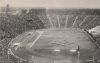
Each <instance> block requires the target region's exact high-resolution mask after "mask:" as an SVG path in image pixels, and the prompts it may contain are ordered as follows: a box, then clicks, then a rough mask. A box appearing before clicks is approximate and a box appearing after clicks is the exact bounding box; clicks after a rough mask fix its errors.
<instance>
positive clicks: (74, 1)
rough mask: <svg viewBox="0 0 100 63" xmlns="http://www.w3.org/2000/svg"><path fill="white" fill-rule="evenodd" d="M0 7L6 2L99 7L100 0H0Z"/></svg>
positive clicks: (29, 6) (66, 6)
mask: <svg viewBox="0 0 100 63" xmlns="http://www.w3.org/2000/svg"><path fill="white" fill-rule="evenodd" d="M0 2H1V3H0V7H5V6H6V5H7V4H9V5H10V7H17V8H47V9H48V8H69V9H73V8H79V9H100V0H91V1H89V0H9V1H8V0H0Z"/></svg>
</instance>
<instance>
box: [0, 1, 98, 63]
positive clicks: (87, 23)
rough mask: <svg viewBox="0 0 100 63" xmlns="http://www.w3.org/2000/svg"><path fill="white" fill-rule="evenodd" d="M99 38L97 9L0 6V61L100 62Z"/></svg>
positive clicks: (43, 62) (15, 62) (21, 62)
mask: <svg viewBox="0 0 100 63" xmlns="http://www.w3.org/2000/svg"><path fill="white" fill-rule="evenodd" d="M12 2H13V1H12ZM16 2H17V1H16ZM36 2H37V1H36ZM58 2H59V1H58ZM19 4H20V3H19ZM27 4H28V3H27ZM32 4H33V3H32ZM48 4H50V3H48ZM54 4H56V3H53V5H54ZM63 4H65V3H63ZM21 5H22V4H21ZM41 6H42V5H41ZM65 6H66V5H65ZM99 38H100V9H98V8H97V9H96V8H86V7H85V8H65V7H64V8H42V7H40V8H29V7H28V8H23V7H22V8H17V7H10V5H9V4H7V5H6V6H5V7H1V8H0V63H100V54H99V53H100V39H99Z"/></svg>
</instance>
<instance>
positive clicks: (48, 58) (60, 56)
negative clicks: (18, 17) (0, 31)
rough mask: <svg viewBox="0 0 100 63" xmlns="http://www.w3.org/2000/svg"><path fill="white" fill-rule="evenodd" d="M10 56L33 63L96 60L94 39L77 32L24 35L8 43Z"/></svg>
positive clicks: (80, 30) (98, 56)
mask: <svg viewBox="0 0 100 63" xmlns="http://www.w3.org/2000/svg"><path fill="white" fill-rule="evenodd" d="M10 52H11V54H12V55H14V56H15V57H17V58H20V59H22V60H28V59H30V58H31V59H32V61H33V62H35V63H87V62H91V61H92V62H94V61H96V60H97V59H98V58H100V54H99V53H100V51H99V47H98V46H97V44H96V42H95V40H94V38H93V37H92V36H91V35H90V34H89V33H88V32H87V31H85V30H83V29H79V28H63V29H62V28H51V29H41V30H32V31H29V32H25V33H23V34H21V35H19V36H17V37H16V38H14V39H13V40H12V41H11V42H10Z"/></svg>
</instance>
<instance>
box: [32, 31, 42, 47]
mask: <svg viewBox="0 0 100 63" xmlns="http://www.w3.org/2000/svg"><path fill="white" fill-rule="evenodd" d="M43 33H44V31H41V32H39V34H40V35H39V36H38V37H37V38H36V39H35V40H34V41H33V43H32V44H31V45H30V48H31V47H32V46H33V45H34V44H35V43H36V42H37V40H38V39H39V38H40V37H41V36H42V34H43Z"/></svg>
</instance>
